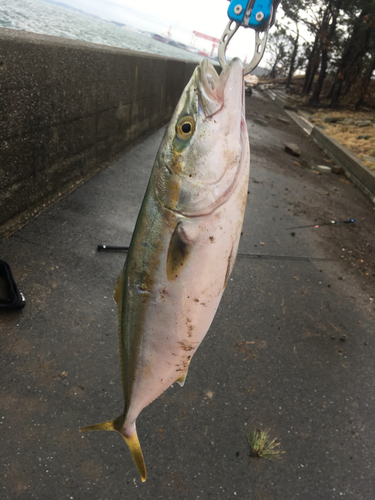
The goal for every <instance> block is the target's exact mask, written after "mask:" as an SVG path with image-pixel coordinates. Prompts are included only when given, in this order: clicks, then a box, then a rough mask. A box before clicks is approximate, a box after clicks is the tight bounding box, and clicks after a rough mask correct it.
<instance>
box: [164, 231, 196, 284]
mask: <svg viewBox="0 0 375 500" xmlns="http://www.w3.org/2000/svg"><path fill="white" fill-rule="evenodd" d="M192 248H193V242H192V241H189V237H188V236H187V234H186V232H185V230H184V227H183V223H182V222H179V223H178V224H177V226H176V229H175V230H174V232H173V234H172V237H171V240H170V242H169V247H168V255H167V279H168V281H174V280H175V279H176V278H178V276H179V274H180V272H181V271H182V270H183V268H184V267H185V266H186V264H187V262H188V260H189V258H190V254H191V251H192Z"/></svg>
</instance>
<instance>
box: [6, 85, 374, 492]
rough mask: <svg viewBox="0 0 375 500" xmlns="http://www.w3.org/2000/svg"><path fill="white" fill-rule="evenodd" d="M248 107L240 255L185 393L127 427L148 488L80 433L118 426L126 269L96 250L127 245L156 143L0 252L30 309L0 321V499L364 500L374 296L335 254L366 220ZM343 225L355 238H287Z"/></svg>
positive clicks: (259, 99)
mask: <svg viewBox="0 0 375 500" xmlns="http://www.w3.org/2000/svg"><path fill="white" fill-rule="evenodd" d="M247 103H248V104H247V107H248V110H247V118H248V127H249V133H250V140H251V146H252V157H251V183H250V194H249V204H248V209H247V214H246V220H245V223H244V229H243V236H242V240H241V244H240V255H239V257H238V259H237V263H236V266H235V268H234V271H233V274H232V276H231V279H230V282H229V285H228V287H227V289H226V292H225V295H224V298H223V300H222V303H221V306H220V308H219V311H218V314H217V316H216V318H215V320H214V323H213V325H212V327H211V329H210V332H209V334H208V336H207V337H206V339H205V340H204V342H203V344H202V346H201V347H200V348H199V350H198V352H197V354H196V355H195V357H194V359H193V362H192V365H191V368H190V370H189V375H188V377H187V382H186V384H185V387H184V388H183V389H181V388H180V387H179V386H177V385H175V386H174V387H173V388H171V389H169V390H168V391H167V392H166V393H165V394H164V395H163V396H161V397H160V398H159V399H158V400H157V401H155V402H154V403H153V404H152V405H150V406H149V407H148V408H146V409H145V410H144V411H143V412H142V414H141V416H140V417H139V419H138V434H139V437H140V441H141V444H142V448H143V452H144V455H145V460H146V465H147V471H148V479H147V482H146V483H145V484H142V483H141V481H140V479H139V477H138V474H137V472H136V469H135V467H134V465H133V462H132V460H131V457H130V454H129V452H128V450H127V449H126V447H125V444H124V443H123V441H122V439H121V438H120V437H119V436H118V435H117V434H115V433H87V434H85V435H82V434H79V433H78V429H79V427H81V426H83V425H88V424H93V423H95V422H101V421H103V420H107V419H110V418H114V417H116V416H117V415H118V414H120V413H121V411H122V390H121V381H120V366H119V359H118V352H117V350H118V344H117V317H116V311H115V305H114V302H113V300H112V294H113V289H114V286H115V283H116V279H117V276H118V274H119V272H120V269H121V266H122V264H123V261H124V254H119V253H98V252H96V245H97V244H98V243H107V244H113V245H126V244H128V243H129V242H130V238H131V234H132V230H133V227H134V223H135V220H136V217H137V213H138V209H139V207H140V203H141V201H142V196H143V193H144V190H145V187H146V184H147V180H148V176H149V173H150V169H151V167H152V163H153V160H154V157H155V155H156V151H157V149H158V146H159V144H160V141H161V137H162V134H163V131H159V132H158V133H156V134H155V135H153V136H152V137H150V138H149V139H147V140H146V141H145V142H144V143H143V144H141V145H139V146H137V147H136V148H134V149H133V150H132V151H130V152H129V153H128V154H126V155H125V156H124V157H123V158H122V159H121V160H119V161H118V162H116V163H114V164H113V165H112V166H111V167H110V168H108V169H106V170H105V171H103V172H101V173H100V174H99V175H97V176H96V177H95V178H93V179H91V180H90V181H89V182H87V183H86V184H85V185H84V186H82V187H80V188H79V189H78V190H76V191H75V192H74V193H72V194H71V195H69V196H68V197H66V198H65V199H64V200H62V201H61V202H60V203H58V204H57V205H55V206H54V207H53V208H51V209H49V210H48V211H46V212H45V213H44V214H42V215H41V216H39V217H38V218H37V219H35V220H34V221H32V222H31V223H29V224H28V225H27V226H26V227H24V228H23V229H21V230H20V231H18V232H17V233H16V234H14V235H13V236H12V237H10V238H9V239H7V240H6V241H4V242H2V243H1V244H0V258H2V259H4V260H6V261H8V262H9V263H10V265H11V267H12V270H13V272H14V276H15V278H16V280H17V282H18V284H19V286H20V288H21V290H22V291H23V292H24V294H25V296H26V300H27V305H26V307H25V309H24V310H23V311H21V312H12V313H11V312H8V313H2V314H1V318H0V356H1V364H0V381H1V396H0V409H1V415H0V422H1V424H0V425H1V433H0V454H1V459H2V463H3V468H2V476H1V479H0V488H1V489H0V497H1V498H2V499H3V500H14V499H22V500H29V499H39V500H50V499H51V498H53V499H56V500H60V499H65V498H67V499H68V498H70V499H74V500H78V499H79V500H120V499H124V500H125V499H126V500H133V499H148V500H150V499H153V500H154V499H162V500H166V499H173V500H176V499H189V500H190V499H204V500H205V499H220V498H223V499H229V498H239V499H254V500H274V499H281V500H284V499H291V500H292V499H293V500H294V499H298V498H301V499H303V500H309V499H311V500H316V499H324V500H326V499H336V498H337V499H339V498H340V499H341V498H347V499H358V500H359V499H361V500H366V499H368V500H370V499H373V495H374V493H373V492H374V490H375V477H374V467H375V460H374V449H375V446H374V445H375V433H374V428H375V416H374V415H375V389H374V380H375V364H374V326H373V325H374V323H373V321H374V316H375V315H374V307H373V301H372V300H371V299H372V298H373V297H374V298H375V293H374V286H373V281H366V277H365V272H363V273H362V274H361V272H360V271H361V269H362V268H361V267H360V264H358V266H357V267H356V266H355V265H354V263H353V262H352V260H350V259H353V258H354V257H352V255H353V254H351V256H349V255H347V251H348V250H347V249H346V250H343V248H344V245H345V242H346V239H348V241H349V240H350V241H352V242H353V245H355V244H357V243H358V245H359V244H362V243H363V248H365V250H364V255H365V257H364V259H365V261H366V258H367V257H368V258H370V250H371V249H372V248H373V247H372V245H373V242H374V234H373V233H372V234H370V231H369V230H368V229H366V228H368V227H370V228H371V227H372V228H373V227H374V225H373V221H374V214H375V212H374V211H373V206H372V205H371V203H370V201H368V200H367V199H366V198H364V196H363V195H362V194H361V193H360V192H359V191H358V190H356V188H354V186H352V185H351V184H350V183H348V182H347V181H346V180H345V178H343V176H334V175H333V174H331V175H329V176H325V175H318V174H317V173H315V172H313V171H311V170H310V169H309V168H307V161H315V162H316V163H322V162H323V161H324V159H323V156H322V153H321V152H320V151H319V150H318V149H317V148H316V147H315V145H313V144H311V143H310V142H308V140H307V139H306V137H305V136H304V133H303V131H301V130H300V129H298V128H297V126H296V125H295V124H294V123H290V124H289V125H284V124H282V123H281V122H279V121H277V117H278V116H279V117H280V116H283V117H284V118H286V115H285V114H284V113H283V111H282V110H280V109H279V108H277V106H276V105H274V104H273V103H272V102H271V101H269V100H267V99H266V98H265V97H264V96H263V95H261V94H258V93H256V92H255V93H254V94H253V96H252V97H251V98H248V101H247ZM265 112H268V113H271V114H273V116H274V118H273V119H270V121H269V125H268V127H262V126H260V125H256V124H255V123H254V122H253V120H254V118H255V117H263V115H264V113H265ZM284 142H297V143H298V145H299V146H300V148H301V151H302V155H301V158H300V159H296V158H294V157H291V156H289V155H288V154H287V153H285V152H284V151H283V144H284ZM296 161H298V162H299V164H296ZM326 193H327V194H326ZM353 214H354V215H355V216H356V219H357V220H358V221H359V223H357V224H356V227H334V228H333V227H322V228H319V229H318V230H317V229H309V228H307V229H304V230H291V229H288V228H291V227H294V226H300V225H305V224H314V223H315V222H316V221H317V220H322V219H326V218H328V220H330V219H331V218H332V217H337V218H339V219H345V218H348V216H349V218H350V217H352V216H354V215H353ZM366 224H368V226H366ZM371 224H372V225H371ZM366 238H367V239H366ZM362 240H363V241H362ZM361 242H362V243H361ZM366 245H367V246H366ZM361 248H362V247H361ZM366 248H369V250H368V253H369V255H367V256H366V254H365V252H366ZM341 256H343V258H341ZM362 260H363V259H362ZM365 264H366V262H364V263H363V265H365ZM361 265H362V264H361ZM367 274H369V273H367ZM368 279H369V280H370V279H371V276H369V277H368ZM256 429H270V435H271V436H272V437H277V438H278V439H280V441H281V444H280V448H281V449H282V450H284V451H285V454H284V455H283V460H282V461H280V462H271V461H267V460H265V459H258V458H250V457H249V451H250V450H249V446H248V443H247V440H246V436H245V433H247V432H250V431H253V430H256Z"/></svg>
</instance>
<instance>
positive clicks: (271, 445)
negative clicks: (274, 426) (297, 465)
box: [246, 429, 285, 460]
mask: <svg viewBox="0 0 375 500" xmlns="http://www.w3.org/2000/svg"><path fill="white" fill-rule="evenodd" d="M269 432H270V430H269V429H265V430H264V431H261V430H259V429H257V430H256V431H254V432H252V433H250V434H246V438H247V440H248V442H249V444H250V447H251V453H250V456H252V457H258V458H265V459H267V460H280V459H281V458H282V454H283V453H285V451H282V450H281V449H280V448H277V447H278V446H280V441H279V440H278V439H276V438H275V439H272V440H271V438H270V436H269Z"/></svg>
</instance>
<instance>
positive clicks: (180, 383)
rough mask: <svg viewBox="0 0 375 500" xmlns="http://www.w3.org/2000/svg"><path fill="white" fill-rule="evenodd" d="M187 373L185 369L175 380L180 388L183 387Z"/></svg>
mask: <svg viewBox="0 0 375 500" xmlns="http://www.w3.org/2000/svg"><path fill="white" fill-rule="evenodd" d="M187 373H188V370H187V369H186V371H184V372H182V373H181V375H180V376H179V377H178V379H177V380H176V382H177V383H178V384H179V386H180V387H184V384H185V380H186V377H187Z"/></svg>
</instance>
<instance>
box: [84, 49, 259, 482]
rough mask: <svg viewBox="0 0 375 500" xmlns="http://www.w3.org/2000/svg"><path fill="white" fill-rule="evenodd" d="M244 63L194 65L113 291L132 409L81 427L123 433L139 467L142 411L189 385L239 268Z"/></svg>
mask: <svg viewBox="0 0 375 500" xmlns="http://www.w3.org/2000/svg"><path fill="white" fill-rule="evenodd" d="M243 82H244V79H243V67H242V63H241V61H240V60H239V59H233V60H232V61H231V62H230V64H229V65H228V66H226V68H225V69H224V70H223V71H222V73H221V75H220V77H219V76H218V75H217V73H216V70H215V68H214V67H213V66H212V64H211V63H210V62H209V61H208V60H207V59H205V60H203V61H202V62H201V63H200V65H199V66H198V67H197V68H196V69H195V71H194V73H193V76H192V77H191V80H190V82H189V83H188V85H187V86H186V88H185V90H184V92H183V94H182V96H181V98H180V101H179V103H178V105H177V108H176V110H175V111H174V114H173V117H172V119H171V122H170V124H169V126H168V128H167V130H166V133H165V135H164V138H163V140H162V143H161V145H160V148H159V151H158V154H157V157H156V160H155V164H154V167H153V170H152V173H151V177H150V181H149V184H148V187H147V191H146V194H145V198H144V200H143V204H142V207H141V210H140V213H139V216H138V220H137V223H136V226H135V230H134V234H133V238H132V241H131V245H130V248H129V253H128V257H127V259H126V263H125V266H124V269H123V271H122V272H121V274H120V277H119V279H118V282H117V285H116V288H115V293H114V297H115V301H116V303H117V306H118V314H119V342H120V359H121V370H122V385H123V392H124V403H125V408H124V412H123V413H122V414H121V415H120V416H119V417H117V418H116V419H114V420H109V421H107V422H103V423H100V424H96V425H91V426H88V427H84V428H82V429H80V430H81V431H90V430H91V431H93V430H96V431H100V430H108V431H109V430H114V431H117V432H119V433H120V434H121V436H122V437H123V438H124V440H125V442H126V444H127V445H128V447H129V449H130V452H131V454H132V457H133V460H134V462H135V464H136V466H137V469H138V471H139V473H140V475H141V478H142V481H145V480H146V467H145V463H144V459H143V455H142V451H141V447H140V444H139V440H138V436H137V431H136V419H137V417H138V415H139V413H140V412H141V411H142V410H143V408H145V407H146V406H147V405H148V404H150V403H151V402H152V401H153V400H154V399H156V398H157V397H159V396H160V395H161V394H162V393H163V392H164V391H165V390H166V389H168V387H170V386H171V385H172V384H173V383H174V382H178V383H179V384H180V385H181V386H182V385H183V384H184V382H185V378H186V374H187V371H188V367H189V364H190V362H191V358H192V357H193V354H194V353H195V351H196V350H197V348H198V346H199V344H200V343H201V342H202V340H203V338H204V336H205V335H206V333H207V331H208V329H209V327H210V325H211V323H212V320H213V318H214V316H215V313H216V310H217V308H218V306H219V302H220V299H221V297H222V295H223V292H224V289H225V286H226V284H227V281H228V278H229V276H230V274H231V271H232V269H233V265H234V261H235V258H236V255H237V250H238V244H239V240H240V235H241V228H242V222H243V217H244V212H245V207H246V201H247V189H248V179H249V168H250V153H249V140H248V135H247V128H246V121H245V103H244V83H243Z"/></svg>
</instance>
